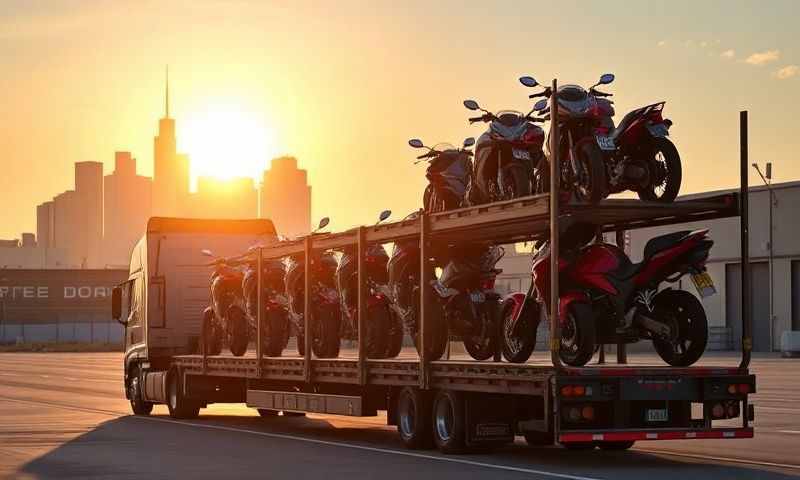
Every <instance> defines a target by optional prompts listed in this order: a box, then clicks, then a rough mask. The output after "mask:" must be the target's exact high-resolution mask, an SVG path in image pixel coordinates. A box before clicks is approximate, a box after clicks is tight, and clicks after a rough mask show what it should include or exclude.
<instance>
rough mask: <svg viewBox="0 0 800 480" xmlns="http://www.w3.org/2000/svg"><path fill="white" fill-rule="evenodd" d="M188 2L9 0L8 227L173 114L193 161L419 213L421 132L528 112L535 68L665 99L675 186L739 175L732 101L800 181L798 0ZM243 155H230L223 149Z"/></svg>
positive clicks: (360, 204) (621, 107)
mask: <svg viewBox="0 0 800 480" xmlns="http://www.w3.org/2000/svg"><path fill="white" fill-rule="evenodd" d="M555 5H556V4H555V3H552V2H549V3H548V2H530V1H507V2H487V1H465V2H451V1H436V2H424V1H419V2H389V1H385V2H382V1H364V2H354V1H336V2H334V1H315V2H298V1H294V2H271V3H270V2H260V1H253V2H247V1H191V2H190V1H187V2H178V1H170V2H156V1H152V2H148V1H142V0H138V1H130V2H128V1H114V2H88V1H87V2H79V1H47V2H29V1H22V0H20V1H15V0H4V1H3V2H2V3H0V118H2V128H0V155H1V157H0V158H2V159H1V160H0V162H2V163H1V165H2V168H3V173H4V176H3V178H4V181H3V185H2V188H1V189H0V202H1V203H0V204H1V205H2V206H1V207H0V209H1V210H0V211H2V218H3V221H2V222H0V237H2V238H15V237H18V236H19V232H21V231H35V225H36V223H35V206H36V204H38V203H40V202H42V201H45V200H48V199H50V198H51V197H52V196H53V195H55V194H57V193H59V192H61V191H63V190H66V189H69V188H71V186H72V181H73V173H72V171H73V163H74V162H76V161H85V160H97V161H103V162H105V163H106V173H107V174H108V173H110V172H111V170H112V169H113V152H114V151H116V150H129V151H131V152H133V155H134V156H135V157H136V158H137V159H138V169H139V173H140V174H144V175H152V161H153V144H152V142H153V136H154V135H155V133H156V128H157V120H158V118H159V117H161V116H163V108H164V99H163V87H164V66H165V65H167V64H169V66H170V84H171V98H172V102H171V103H172V106H171V115H172V116H173V117H174V118H176V121H177V131H178V147H179V150H180V151H183V152H185V153H188V154H189V155H190V157H191V158H192V159H193V161H194V163H193V174H194V175H197V174H215V175H220V176H231V175H258V174H259V172H260V171H261V170H262V169H263V168H264V167H266V166H267V165H268V163H269V159H270V158H272V157H273V156H276V155H278V154H291V155H295V156H297V157H298V159H299V162H300V166H301V167H302V168H306V169H307V170H308V171H309V181H310V183H311V185H312V187H313V218H315V219H316V218H318V217H320V216H323V215H330V216H331V217H332V227H333V228H344V227H349V226H351V225H354V224H357V223H362V222H370V221H373V220H374V217H377V215H378V212H379V211H381V210H383V209H386V208H389V209H392V210H393V211H394V212H395V215H394V218H399V217H401V216H403V215H405V214H406V213H408V212H409V211H411V210H413V209H416V208H418V206H419V205H420V197H421V192H422V189H423V187H424V185H425V178H424V166H422V165H416V166H415V165H413V164H412V161H413V159H414V152H413V151H412V150H411V149H410V148H409V147H408V146H407V143H406V141H407V140H408V139H409V138H411V137H420V138H422V139H423V140H424V141H425V142H426V143H431V144H433V143H437V142H440V141H449V142H452V143H458V142H460V141H461V140H463V138H464V137H466V136H476V137H477V136H478V135H479V134H480V133H481V131H482V128H483V127H482V126H478V125H476V126H472V127H471V126H469V125H468V123H467V118H468V117H469V116H470V115H469V112H468V111H467V110H466V109H465V108H464V107H463V106H462V104H461V101H462V100H463V99H465V98H474V99H476V100H478V101H479V102H480V103H481V105H483V106H485V107H486V108H488V109H491V110H499V109H517V110H525V109H527V108H529V106H530V104H529V101H528V99H527V93H528V92H527V91H526V89H525V88H524V87H522V86H521V85H520V84H519V83H518V82H517V78H518V77H519V76H520V75H523V74H530V75H533V76H535V77H536V78H537V79H539V80H540V81H542V82H545V81H546V82H549V81H550V79H552V78H553V77H554V76H557V77H558V78H559V81H561V82H562V83H563V82H575V83H581V84H584V85H586V86H588V85H589V84H591V83H593V82H594V80H595V79H596V78H597V77H598V76H599V75H600V74H601V73H604V72H613V73H615V74H616V76H617V80H616V82H615V83H614V84H612V85H611V86H609V87H607V90H608V91H610V92H613V93H614V94H615V97H614V99H615V100H616V108H617V114H618V115H617V117H616V118H617V120H619V119H621V118H622V116H623V115H624V114H625V113H626V112H627V111H629V110H630V109H632V108H635V107H638V106H642V105H644V104H646V103H652V102H654V101H659V100H666V101H667V105H666V110H665V116H667V117H668V118H671V119H672V120H673V121H674V126H673V128H672V133H673V140H674V141H675V143H676V144H677V146H678V149H679V151H680V152H681V155H682V158H683V168H684V175H683V179H684V183H683V189H682V192H684V193H689V192H697V191H702V190H706V189H714V188H726V187H733V186H735V185H737V181H738V162H737V159H738V138H737V137H738V126H737V122H738V111H739V110H742V109H748V110H750V112H751V113H750V115H751V134H750V135H751V159H752V160H754V161H758V162H761V163H763V162H765V161H772V162H773V164H774V172H775V173H774V175H775V180H776V181H788V180H796V179H800V158H799V157H798V155H797V153H796V152H797V149H798V147H800V139H799V138H798V137H800V135H798V132H799V131H800V129H799V128H798V123H800V122H798V120H797V116H798V107H800V68H798V66H800V35H798V33H797V32H798V26H797V20H798V18H800V3H798V2H796V1H770V2H730V1H725V2H722V1H720V2H697V1H674V0H673V1H668V2H630V1H611V0H605V1H603V2H597V3H591V2H577V1H576V2H569V1H562V2H558V8H559V9H558V10H557V11H556V10H554V6H555ZM226 155H228V156H230V157H235V158H215V157H224V156H226Z"/></svg>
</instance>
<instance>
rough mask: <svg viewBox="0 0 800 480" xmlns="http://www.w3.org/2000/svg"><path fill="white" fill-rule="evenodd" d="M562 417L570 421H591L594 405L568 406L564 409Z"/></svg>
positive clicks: (593, 416) (593, 415)
mask: <svg viewBox="0 0 800 480" xmlns="http://www.w3.org/2000/svg"><path fill="white" fill-rule="evenodd" d="M564 417H565V419H566V420H567V421H569V422H572V423H577V422H583V421H585V422H591V421H593V420H594V418H595V411H594V407H593V406H591V405H585V406H580V405H578V406H574V407H569V408H567V409H566V410H565V411H564Z"/></svg>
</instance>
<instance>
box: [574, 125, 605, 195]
mask: <svg viewBox="0 0 800 480" xmlns="http://www.w3.org/2000/svg"><path fill="white" fill-rule="evenodd" d="M575 150H576V153H577V155H578V163H579V165H580V166H581V167H583V168H584V169H585V172H584V173H585V174H586V175H587V176H588V179H587V180H586V181H585V182H584V184H583V185H580V184H578V182H577V181H576V182H575V183H576V184H575V190H574V192H575V198H576V199H578V200H579V201H583V202H589V203H591V204H592V205H595V204H597V203H599V202H600V200H602V199H603V197H605V192H606V166H605V162H604V161H603V153H602V152H601V151H600V147H599V146H597V144H596V143H595V142H594V139H591V140H589V139H587V140H584V141H582V142H580V143H579V145H577V146H576V147H575ZM567 158H569V157H565V158H564V160H566V159H567ZM574 173H576V178H579V177H580V176H578V175H577V172H574Z"/></svg>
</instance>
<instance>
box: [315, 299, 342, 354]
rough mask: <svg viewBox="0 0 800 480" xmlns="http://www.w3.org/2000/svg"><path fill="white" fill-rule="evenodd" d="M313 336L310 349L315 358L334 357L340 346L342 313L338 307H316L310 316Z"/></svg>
mask: <svg viewBox="0 0 800 480" xmlns="http://www.w3.org/2000/svg"><path fill="white" fill-rule="evenodd" d="M311 322H312V325H311V328H312V329H313V332H314V336H313V337H312V339H311V351H312V352H313V353H314V355H316V356H317V358H336V357H338V356H339V348H340V346H341V322H342V315H341V312H340V311H339V308H337V307H335V306H329V307H324V308H316V309H315V310H314V316H313V317H312V318H311Z"/></svg>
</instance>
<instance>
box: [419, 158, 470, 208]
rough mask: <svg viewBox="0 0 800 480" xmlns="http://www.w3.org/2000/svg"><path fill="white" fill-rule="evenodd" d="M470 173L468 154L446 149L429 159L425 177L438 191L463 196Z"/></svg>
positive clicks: (458, 197) (457, 196) (459, 197)
mask: <svg viewBox="0 0 800 480" xmlns="http://www.w3.org/2000/svg"><path fill="white" fill-rule="evenodd" d="M471 173H472V162H471V161H470V159H469V156H468V155H467V154H466V153H464V152H461V151H459V150H446V151H444V152H442V153H440V154H439V155H438V156H437V157H436V158H434V159H433V160H431V162H430V165H429V166H428V170H427V172H426V175H425V176H426V177H427V178H428V180H429V181H430V182H431V183H432V184H433V185H434V188H436V190H437V191H438V192H440V193H444V192H447V193H449V194H450V195H452V196H454V197H455V198H457V199H459V200H460V199H462V198H464V195H465V194H466V192H467V187H468V186H469V178H470V175H471Z"/></svg>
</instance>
